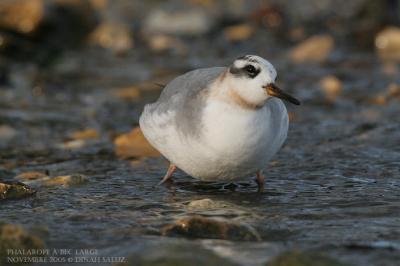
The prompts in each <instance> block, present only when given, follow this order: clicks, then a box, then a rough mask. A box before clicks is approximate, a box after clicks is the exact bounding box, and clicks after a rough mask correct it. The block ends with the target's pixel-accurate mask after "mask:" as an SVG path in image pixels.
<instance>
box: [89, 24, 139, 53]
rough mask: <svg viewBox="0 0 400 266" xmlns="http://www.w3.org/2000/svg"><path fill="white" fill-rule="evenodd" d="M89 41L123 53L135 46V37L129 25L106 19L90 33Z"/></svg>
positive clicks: (94, 44)
mask: <svg viewBox="0 0 400 266" xmlns="http://www.w3.org/2000/svg"><path fill="white" fill-rule="evenodd" d="M89 43H90V44H91V45H93V46H99V47H102V48H106V49H109V50H111V51H113V52H114V53H117V54H123V53H126V52H128V51H129V50H131V49H132V48H133V44H134V43H133V37H132V34H131V30H130V29H129V27H128V26H126V25H125V24H123V23H121V22H115V21H105V22H103V23H101V24H100V25H99V26H97V28H96V29H95V30H94V31H93V32H92V33H91V34H90V36H89Z"/></svg>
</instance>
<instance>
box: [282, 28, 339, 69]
mask: <svg viewBox="0 0 400 266" xmlns="http://www.w3.org/2000/svg"><path fill="white" fill-rule="evenodd" d="M334 45H335V44H334V40H333V38H332V37H331V36H330V35H316V36H312V37H310V38H308V39H307V40H305V41H303V42H301V43H300V44H298V45H297V46H296V47H294V48H293V49H292V50H291V51H290V52H289V57H290V59H291V60H292V61H293V62H295V63H305V62H311V63H321V62H323V61H325V60H326V59H327V58H328V56H329V55H330V53H331V52H332V50H333V48H334Z"/></svg>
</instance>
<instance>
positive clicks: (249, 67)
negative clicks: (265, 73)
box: [244, 65, 257, 74]
mask: <svg viewBox="0 0 400 266" xmlns="http://www.w3.org/2000/svg"><path fill="white" fill-rule="evenodd" d="M244 69H246V71H247V73H249V74H255V73H256V72H257V70H256V68H255V67H254V66H252V65H247V66H245V67H244Z"/></svg>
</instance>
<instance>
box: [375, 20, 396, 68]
mask: <svg viewBox="0 0 400 266" xmlns="http://www.w3.org/2000/svg"><path fill="white" fill-rule="evenodd" d="M375 46H376V49H377V51H378V55H379V56H380V57H381V58H382V59H383V60H388V61H399V60H400V28H398V27H387V28H385V29H384V30H382V31H381V32H379V33H378V34H377V35H376V38H375Z"/></svg>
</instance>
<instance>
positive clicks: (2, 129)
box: [0, 125, 17, 142]
mask: <svg viewBox="0 0 400 266" xmlns="http://www.w3.org/2000/svg"><path fill="white" fill-rule="evenodd" d="M16 135H17V130H15V129H14V128H12V127H10V126H8V125H0V142H1V141H9V140H11V139H13V138H14V137H15V136H16Z"/></svg>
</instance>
